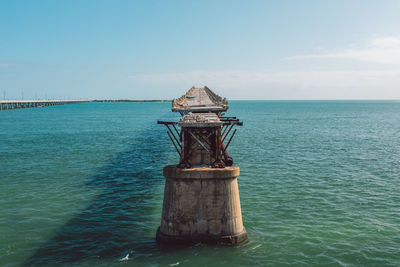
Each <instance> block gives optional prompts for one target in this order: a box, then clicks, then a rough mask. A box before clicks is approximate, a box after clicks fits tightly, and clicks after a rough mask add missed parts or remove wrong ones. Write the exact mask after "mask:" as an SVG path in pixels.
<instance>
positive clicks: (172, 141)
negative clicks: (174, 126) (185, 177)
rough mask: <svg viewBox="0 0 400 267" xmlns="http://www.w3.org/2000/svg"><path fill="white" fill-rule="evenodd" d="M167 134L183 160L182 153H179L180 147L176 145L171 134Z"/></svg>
mask: <svg viewBox="0 0 400 267" xmlns="http://www.w3.org/2000/svg"><path fill="white" fill-rule="evenodd" d="M167 134H168V136H169V138H170V139H171V142H172V144H173V145H174V147H175V149H176V152H178V154H179V157H180V158H181V157H182V154H181V152H179V149H178V147H177V146H176V145H175V142H174V140H173V139H172V137H171V134H170V133H169V132H168V131H167Z"/></svg>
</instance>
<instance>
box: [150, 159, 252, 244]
mask: <svg viewBox="0 0 400 267" xmlns="http://www.w3.org/2000/svg"><path fill="white" fill-rule="evenodd" d="M164 176H165V178H166V181H165V191H164V204H163V211H162V219H161V225H160V227H159V228H158V230H157V241H159V242H165V243H181V244H182V243H184V244H190V243H197V242H201V243H212V244H215V243H224V244H237V243H240V242H242V241H245V240H247V232H246V229H245V228H244V227H243V222H242V212H241V208H240V198H239V189H238V184H237V177H238V176H239V167H237V166H231V167H225V168H190V169H179V168H177V167H176V166H166V167H165V168H164Z"/></svg>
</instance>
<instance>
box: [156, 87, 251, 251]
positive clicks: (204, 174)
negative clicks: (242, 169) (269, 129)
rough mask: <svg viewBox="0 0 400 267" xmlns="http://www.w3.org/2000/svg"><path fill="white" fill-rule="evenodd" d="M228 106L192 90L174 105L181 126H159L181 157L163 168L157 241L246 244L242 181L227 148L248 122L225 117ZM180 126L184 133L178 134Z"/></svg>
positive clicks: (209, 94) (211, 94)
mask: <svg viewBox="0 0 400 267" xmlns="http://www.w3.org/2000/svg"><path fill="white" fill-rule="evenodd" d="M228 108H229V106H228V101H227V100H226V99H225V98H221V97H219V96H218V95H216V94H215V93H214V92H212V91H211V90H210V89H209V88H207V87H203V88H195V87H192V88H191V89H190V90H189V91H188V92H187V93H186V94H185V95H183V96H182V97H180V98H178V99H175V100H173V102H172V111H174V112H179V113H180V114H181V115H182V118H181V119H180V120H179V121H178V122H173V121H158V123H159V124H163V125H165V126H166V127H167V130H168V131H167V133H168V136H169V138H170V139H171V142H172V143H173V145H174V147H175V149H176V151H177V152H178V154H179V163H178V164H177V165H168V166H166V167H164V171H163V172H164V176H165V178H166V181H165V189H164V202H163V211H162V218H161V225H160V227H159V228H158V230H157V240H158V241H159V242H166V243H189V244H190V243H196V242H203V243H224V244H237V243H239V242H242V241H244V240H247V232H246V229H245V228H244V227H243V222H242V213H241V208H240V198H239V189H238V183H237V177H238V176H239V167H238V166H234V165H233V159H232V157H231V156H230V155H229V153H228V150H227V149H228V147H229V145H230V143H231V141H232V138H233V136H234V135H235V133H236V129H235V130H234V131H232V129H233V127H234V126H242V125H243V123H242V122H240V121H239V119H237V118H236V117H226V116H224V112H226V111H227V110H228ZM179 127H180V130H178V129H179Z"/></svg>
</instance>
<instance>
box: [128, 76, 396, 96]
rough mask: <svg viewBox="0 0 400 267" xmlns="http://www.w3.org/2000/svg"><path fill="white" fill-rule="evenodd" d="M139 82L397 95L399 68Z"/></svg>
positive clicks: (235, 92)
mask: <svg viewBox="0 0 400 267" xmlns="http://www.w3.org/2000/svg"><path fill="white" fill-rule="evenodd" d="M129 79H130V80H131V81H132V82H134V83H136V84H139V85H147V86H155V87H164V88H176V87H179V88H186V87H188V86H192V85H196V86H202V85H207V86H209V87H210V88H217V89H219V90H220V92H224V94H223V95H226V96H228V97H233V98H240V99H350V98H351V99H392V98H396V99H398V98H400V90H399V89H400V69H394V70H376V71H361V70H360V71H353V70H352V71H286V72H282V71H254V72H252V71H221V72H208V71H194V72H173V73H159V74H138V75H132V76H130V77H129Z"/></svg>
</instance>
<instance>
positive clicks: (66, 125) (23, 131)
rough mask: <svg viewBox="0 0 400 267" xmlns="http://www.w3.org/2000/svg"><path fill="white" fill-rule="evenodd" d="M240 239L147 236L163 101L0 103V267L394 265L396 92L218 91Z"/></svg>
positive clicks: (158, 185) (398, 144) (399, 115)
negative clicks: (303, 94) (229, 125)
mask: <svg viewBox="0 0 400 267" xmlns="http://www.w3.org/2000/svg"><path fill="white" fill-rule="evenodd" d="M229 104H230V109H229V111H228V112H227V116H237V117H238V118H239V119H240V120H242V121H243V126H242V127H238V131H237V133H236V135H235V137H234V138H233V141H232V142H231V144H230V146H229V152H230V154H231V156H232V157H233V159H234V164H236V165H238V166H239V167H240V171H241V172H240V176H239V177H238V182H239V192H240V200H241V207H242V215H243V223H244V226H245V227H246V229H247V232H248V235H249V240H248V241H247V242H244V243H242V244H239V245H237V246H233V247H232V246H215V245H202V244H196V245H193V246H171V245H169V246H166V245H160V244H157V243H156V240H155V235H156V230H157V227H158V226H159V224H160V220H161V209H162V201H163V190H164V177H163V175H162V168H163V166H165V165H168V164H177V163H178V154H177V152H176V151H175V148H174V147H173V145H172V144H171V141H170V140H169V138H168V135H167V133H166V128H165V127H164V126H162V125H158V124H157V120H178V119H179V114H175V113H172V112H171V103H82V104H71V105H64V106H52V107H43V108H29V109H18V110H6V111H0V266H5V267H7V266H179V267H180V266H202V267H204V266H400V102H399V101H230V102H229Z"/></svg>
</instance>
